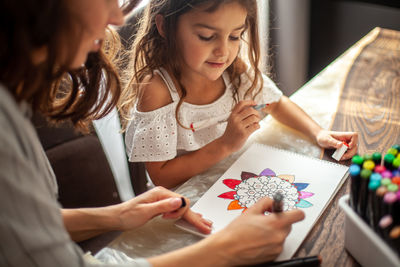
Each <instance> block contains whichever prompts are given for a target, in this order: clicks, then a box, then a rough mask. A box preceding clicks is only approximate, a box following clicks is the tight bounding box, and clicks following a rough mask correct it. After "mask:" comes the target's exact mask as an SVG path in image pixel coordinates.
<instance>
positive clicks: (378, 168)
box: [374, 165, 386, 173]
mask: <svg viewBox="0 0 400 267" xmlns="http://www.w3.org/2000/svg"><path fill="white" fill-rule="evenodd" d="M374 171H375V172H379V173H382V172H384V171H386V168H385V166H383V165H376V166H375V169H374Z"/></svg>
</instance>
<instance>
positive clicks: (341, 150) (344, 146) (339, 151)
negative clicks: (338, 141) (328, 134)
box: [332, 142, 349, 161]
mask: <svg viewBox="0 0 400 267" xmlns="http://www.w3.org/2000/svg"><path fill="white" fill-rule="evenodd" d="M347 149H349V145H348V144H347V143H346V142H343V143H342V145H341V146H340V147H339V148H338V149H336V151H335V152H334V153H333V154H332V158H334V159H336V160H337V161H339V160H340V159H341V158H342V156H343V155H344V153H346V151H347Z"/></svg>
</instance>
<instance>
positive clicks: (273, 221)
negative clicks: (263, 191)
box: [204, 197, 304, 266]
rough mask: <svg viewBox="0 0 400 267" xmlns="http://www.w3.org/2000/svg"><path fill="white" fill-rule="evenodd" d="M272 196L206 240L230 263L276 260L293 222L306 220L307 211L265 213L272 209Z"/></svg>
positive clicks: (231, 264) (262, 200) (261, 200)
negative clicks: (305, 213)
mask: <svg viewBox="0 0 400 267" xmlns="http://www.w3.org/2000/svg"><path fill="white" fill-rule="evenodd" d="M272 203H273V201H272V199H270V198H268V197H265V198H263V199H260V200H259V201H258V202H257V203H255V204H254V205H253V206H252V207H250V208H249V209H248V210H246V212H245V213H242V214H241V215H240V216H239V217H237V218H236V219H235V220H234V221H232V223H230V224H229V225H228V226H227V227H225V228H224V229H223V230H221V231H219V232H217V233H215V234H213V235H211V236H209V237H208V238H207V239H205V240H204V242H209V243H211V246H216V247H215V248H214V250H215V251H219V252H220V253H219V255H220V256H222V258H223V259H224V260H226V261H228V263H227V264H226V265H229V266H236V265H243V264H246V265H247V264H255V263H259V262H267V261H272V260H274V259H275V258H276V257H277V256H278V255H279V254H280V253H281V252H282V250H283V243H284V242H285V239H286V237H287V236H288V234H289V233H290V231H291V228H292V224H294V223H296V222H299V221H301V220H303V219H304V212H303V211H301V210H300V209H294V210H290V211H285V212H281V213H271V214H269V215H264V213H265V211H270V212H271V210H272Z"/></svg>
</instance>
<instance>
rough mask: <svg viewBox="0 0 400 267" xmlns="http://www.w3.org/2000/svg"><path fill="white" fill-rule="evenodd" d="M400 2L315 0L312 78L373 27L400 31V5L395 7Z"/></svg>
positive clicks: (311, 48)
mask: <svg viewBox="0 0 400 267" xmlns="http://www.w3.org/2000/svg"><path fill="white" fill-rule="evenodd" d="M366 1H367V2H372V1H371V0H366ZM396 1H397V3H398V5H397V6H400V1H399V0H396ZM396 1H376V2H380V3H387V4H390V5H391V6H392V7H390V6H386V5H378V4H371V3H364V2H362V1H339V0H311V21H310V22H311V24H310V50H309V70H308V79H310V78H312V77H313V76H314V75H316V74H318V72H320V71H321V70H322V69H323V68H324V67H325V66H327V65H328V64H329V63H330V62H332V61H333V60H334V59H335V58H337V57H338V56H340V55H341V54H342V53H343V52H345V51H346V49H348V48H349V47H350V46H351V45H352V44H354V43H355V42H357V41H358V40H359V39H361V38H362V37H363V36H365V35H366V34H367V33H368V32H369V31H371V30H372V29H373V28H375V27H377V26H379V27H383V28H389V29H394V30H399V31H400V8H396V7H393V6H396V5H395V3H396Z"/></svg>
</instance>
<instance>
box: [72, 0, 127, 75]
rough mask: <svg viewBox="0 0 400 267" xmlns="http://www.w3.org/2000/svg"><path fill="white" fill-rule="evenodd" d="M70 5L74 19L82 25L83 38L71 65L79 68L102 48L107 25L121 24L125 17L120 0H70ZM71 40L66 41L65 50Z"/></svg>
mask: <svg viewBox="0 0 400 267" xmlns="http://www.w3.org/2000/svg"><path fill="white" fill-rule="evenodd" d="M68 5H69V6H70V9H71V12H72V15H73V18H72V19H73V20H75V21H77V22H78V25H80V26H81V27H82V39H81V42H80V44H79V46H78V50H77V53H76V55H75V58H74V59H73V62H72V65H71V67H72V68H77V67H79V66H81V65H82V64H83V63H85V61H86V58H87V56H88V54H89V53H90V52H96V51H98V50H99V49H100V48H101V42H102V40H103V39H104V37H105V30H106V27H107V26H108V25H121V24H122V23H123V22H124V17H123V14H122V11H121V9H120V7H119V4H118V0H68ZM70 42H71V40H66V41H65V50H68V47H70V46H71V43H70ZM64 54H67V55H68V53H64ZM64 60H65V58H64Z"/></svg>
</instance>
